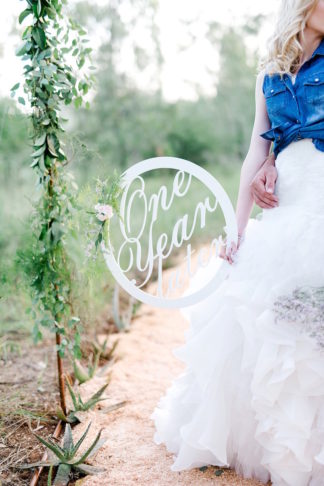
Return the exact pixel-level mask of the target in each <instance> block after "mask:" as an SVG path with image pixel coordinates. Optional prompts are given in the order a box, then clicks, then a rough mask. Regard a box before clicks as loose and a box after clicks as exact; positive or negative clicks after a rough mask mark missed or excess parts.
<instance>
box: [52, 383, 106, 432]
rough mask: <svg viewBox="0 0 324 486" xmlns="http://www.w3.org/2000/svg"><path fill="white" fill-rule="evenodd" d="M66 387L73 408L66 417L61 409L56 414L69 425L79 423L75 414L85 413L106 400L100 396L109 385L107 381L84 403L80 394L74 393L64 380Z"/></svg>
mask: <svg viewBox="0 0 324 486" xmlns="http://www.w3.org/2000/svg"><path fill="white" fill-rule="evenodd" d="M109 378H110V377H109ZM66 385H67V388H68V390H69V394H70V397H71V400H72V403H73V407H74V408H73V410H71V411H70V412H69V413H68V414H67V415H65V414H64V413H63V410H62V409H59V411H58V412H57V415H58V418H60V419H61V420H64V422H69V423H71V424H73V423H76V422H80V420H79V419H78V417H77V416H76V413H77V412H86V411H88V410H90V409H91V408H92V407H94V406H95V405H96V404H97V403H98V402H101V401H103V400H107V398H101V396H102V394H103V392H104V391H105V389H106V388H107V386H108V385H109V381H108V383H106V384H105V385H104V386H103V387H101V388H100V390H98V391H97V392H96V393H95V394H94V395H92V397H91V398H89V400H87V401H86V402H84V401H83V400H82V397H81V395H80V393H78V392H77V393H75V392H74V390H73V388H72V387H71V385H70V383H69V382H68V381H67V380H66Z"/></svg>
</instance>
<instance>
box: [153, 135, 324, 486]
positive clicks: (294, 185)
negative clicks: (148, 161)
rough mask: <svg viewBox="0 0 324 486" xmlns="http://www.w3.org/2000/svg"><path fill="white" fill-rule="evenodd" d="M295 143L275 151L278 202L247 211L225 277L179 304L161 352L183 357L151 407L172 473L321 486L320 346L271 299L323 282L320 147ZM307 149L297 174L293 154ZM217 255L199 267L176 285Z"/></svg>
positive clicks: (209, 271) (323, 403)
mask: <svg viewBox="0 0 324 486" xmlns="http://www.w3.org/2000/svg"><path fill="white" fill-rule="evenodd" d="M302 142H303V143H302V144H301V145H300V146H299V149H298V152H297V145H296V143H294V144H291V145H289V146H288V147H287V148H286V149H285V150H284V151H283V152H282V153H280V154H279V156H278V159H277V160H278V162H279V163H278V166H277V168H278V174H279V180H280V184H277V188H276V191H277V193H278V195H279V206H278V207H276V208H273V209H269V210H264V211H263V213H262V215H261V217H259V218H257V219H252V218H251V219H250V220H249V223H248V225H247V227H246V236H245V239H244V241H243V243H242V244H241V247H240V248H239V250H238V252H237V254H236V259H235V263H234V264H233V265H232V268H231V270H230V273H229V275H228V277H227V278H226V279H225V280H224V281H223V282H222V283H221V285H220V286H219V287H218V288H217V290H216V291H215V292H214V293H213V294H212V295H211V296H208V297H207V298H205V299H204V300H203V301H201V302H199V303H198V304H195V305H193V306H191V307H186V308H183V309H181V312H182V314H183V315H184V316H185V317H186V318H187V319H188V322H189V327H188V329H187V331H186V333H185V337H186V342H185V344H183V345H182V346H180V347H178V348H175V349H174V350H173V353H174V355H175V356H176V357H177V358H179V359H180V360H182V361H184V362H185V363H186V365H187V366H186V369H185V371H184V372H183V373H182V374H181V375H179V376H178V377H176V378H175V379H174V381H173V382H172V385H171V386H170V387H169V388H168V389H167V390H166V393H165V395H164V396H162V397H161V398H160V401H159V403H158V404H157V406H156V408H155V409H154V411H153V413H152V415H151V419H152V420H154V423H155V427H156V431H155V434H154V441H155V442H156V443H157V444H161V443H164V444H165V446H166V448H167V450H169V451H170V452H173V453H174V454H175V456H174V463H173V464H172V466H171V469H172V470H174V471H180V470H183V469H191V468H193V467H200V466H203V465H209V464H212V465H218V466H227V467H231V468H234V469H235V470H236V471H237V473H238V474H240V475H242V476H243V477H245V478H257V479H259V480H260V481H261V482H263V483H264V484H266V483H267V481H268V480H269V479H271V481H272V484H273V485H274V486H323V485H324V353H321V352H320V351H319V349H318V346H317V341H316V334H313V335H310V334H307V333H305V332H303V329H301V327H300V326H298V325H297V324H296V322H295V321H290V320H287V319H286V320H285V319H284V320H283V319H281V320H277V319H276V313H275V310H274V307H273V304H274V302H276V301H277V299H278V298H280V297H281V296H283V295H287V294H289V293H291V292H293V291H294V289H296V288H297V287H298V286H305V285H311V286H324V274H323V270H322V269H323V262H324V245H323V240H324V224H323V223H324V198H322V196H321V195H319V194H318V193H317V194H315V193H313V194H312V192H311V190H310V188H309V187H308V186H307V183H308V182H309V184H311V182H312V180H313V179H314V180H315V179H316V181H317V182H316V184H317V183H318V180H319V179H321V184H322V187H323V184H324V154H323V153H320V154H321V155H319V154H317V153H314V150H316V149H315V148H314V147H313V146H311V145H310V144H311V140H308V139H306V140H302ZM308 142H310V144H309V143H308ZM298 143H299V142H298ZM288 149H289V150H288ZM310 156H311V158H310V163H309V164H308V166H307V171H308V172H309V175H308V176H307V175H306V176H305V174H304V172H305V163H304V165H303V164H301V163H300V161H301V160H302V159H301V158H300V157H304V162H305V158H306V157H308V158H309V157H310ZM279 157H280V158H279ZM296 157H297V159H296ZM298 157H299V158H298ZM293 160H294V162H295V161H296V160H297V163H295V164H294V166H293V165H292V161H293ZM319 160H321V162H322V166H321V165H320V164H319ZM289 164H290V165H289ZM302 181H304V183H305V184H306V187H305V188H304V190H303V186H302V185H301V184H302ZM297 197H299V200H298V203H294V202H296V198H297ZM314 198H317V203H318V204H317V205H316V204H314ZM219 264H220V259H219V258H217V259H215V260H214V261H213V262H211V263H210V265H209V266H208V267H205V268H201V269H200V270H199V271H198V272H197V273H196V275H195V276H194V278H193V279H192V281H191V283H190V287H189V289H188V290H187V291H186V294H190V293H191V292H192V291H194V290H195V288H196V287H199V286H201V282H202V281H206V280H208V279H209V278H211V276H212V275H213V274H214V272H215V269H217V267H218V266H219ZM310 327H311V326H310ZM318 332H319V331H318V329H317V333H318Z"/></svg>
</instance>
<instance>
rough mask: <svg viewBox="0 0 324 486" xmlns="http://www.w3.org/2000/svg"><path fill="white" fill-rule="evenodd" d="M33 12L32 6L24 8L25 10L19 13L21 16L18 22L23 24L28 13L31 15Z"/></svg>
mask: <svg viewBox="0 0 324 486" xmlns="http://www.w3.org/2000/svg"><path fill="white" fill-rule="evenodd" d="M31 13H32V10H31V9H30V8H26V9H25V10H23V11H22V12H21V14H20V15H19V17H18V22H19V23H20V24H21V23H22V22H23V21H24V19H25V18H26V17H27V16H28V15H30V14H31Z"/></svg>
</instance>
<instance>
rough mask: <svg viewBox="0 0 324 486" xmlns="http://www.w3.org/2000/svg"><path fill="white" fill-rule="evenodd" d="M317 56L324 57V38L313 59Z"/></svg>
mask: <svg viewBox="0 0 324 486" xmlns="http://www.w3.org/2000/svg"><path fill="white" fill-rule="evenodd" d="M316 54H320V55H321V56H324V37H323V39H322V40H321V42H320V43H319V46H318V47H317V48H316V49H315V51H314V52H313V54H312V56H311V57H314V56H316Z"/></svg>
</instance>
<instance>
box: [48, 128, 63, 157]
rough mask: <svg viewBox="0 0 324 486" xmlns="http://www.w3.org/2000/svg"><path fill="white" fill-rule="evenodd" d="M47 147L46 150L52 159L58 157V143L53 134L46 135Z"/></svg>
mask: <svg viewBox="0 0 324 486" xmlns="http://www.w3.org/2000/svg"><path fill="white" fill-rule="evenodd" d="M47 145H48V150H49V151H50V153H51V154H52V155H53V156H54V157H58V152H59V150H60V142H59V140H58V138H57V136H56V135H55V133H49V134H48V135H47Z"/></svg>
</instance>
